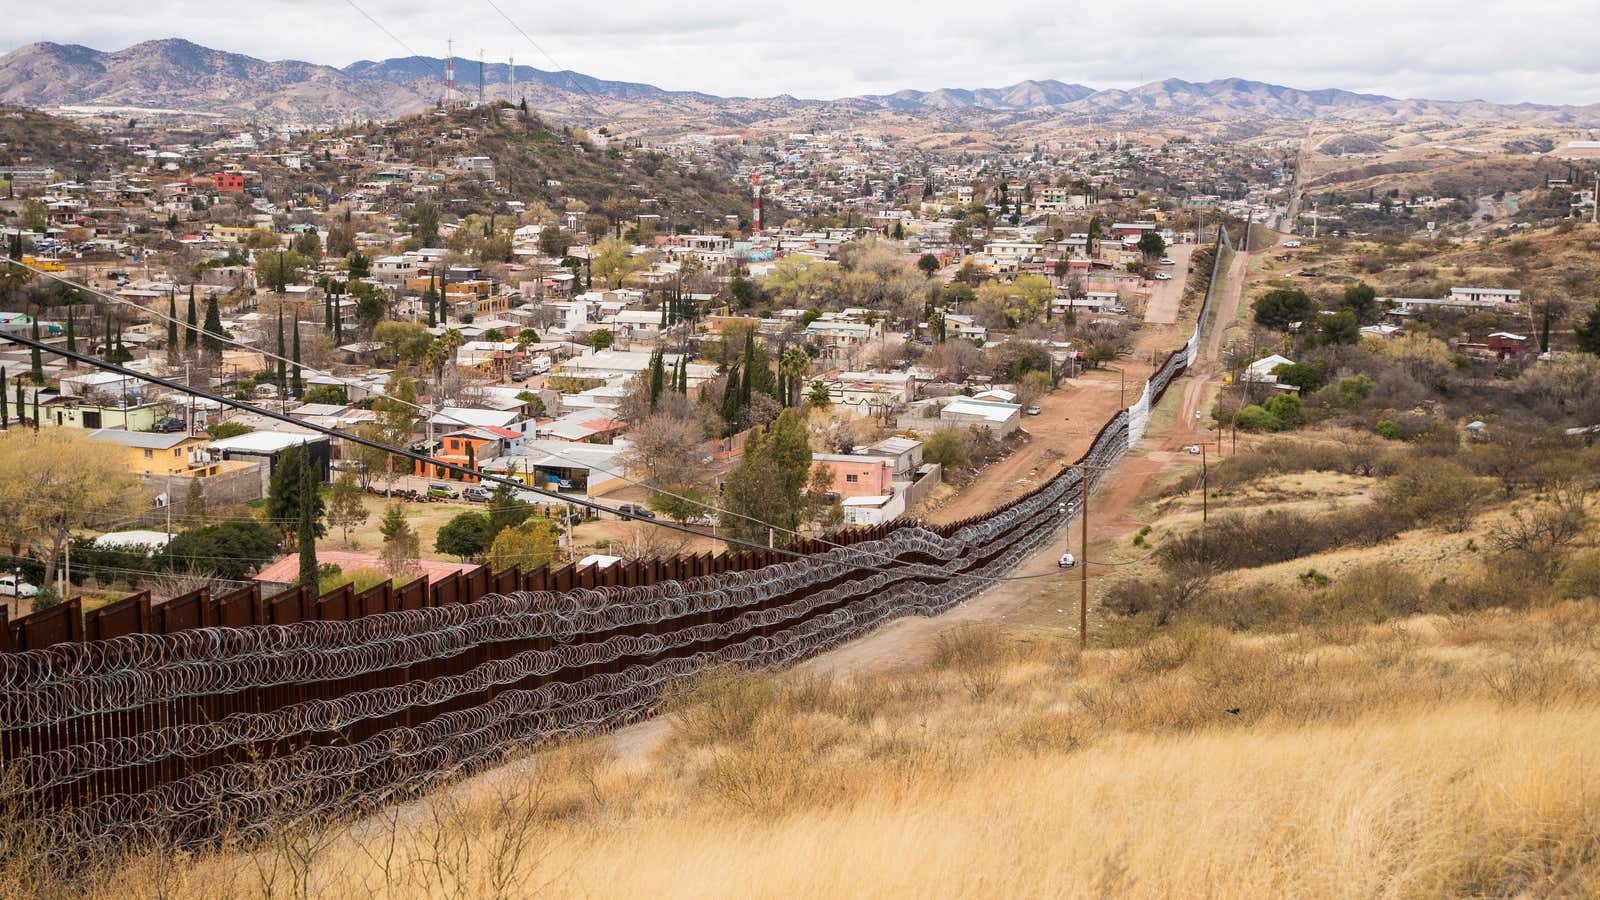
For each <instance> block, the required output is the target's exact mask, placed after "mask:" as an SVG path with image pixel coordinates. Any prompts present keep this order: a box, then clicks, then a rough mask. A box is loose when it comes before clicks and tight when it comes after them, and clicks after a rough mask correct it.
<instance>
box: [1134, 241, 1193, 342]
mask: <svg viewBox="0 0 1600 900" xmlns="http://www.w3.org/2000/svg"><path fill="white" fill-rule="evenodd" d="M1194 247H1195V245H1194V244H1174V245H1173V246H1171V247H1168V248H1167V256H1169V257H1171V258H1172V262H1173V264H1172V265H1170V266H1160V267H1159V271H1161V272H1164V273H1166V274H1168V275H1171V276H1172V279H1171V280H1170V281H1156V282H1153V285H1154V286H1153V287H1152V288H1151V289H1150V301H1149V302H1148V303H1146V304H1145V306H1144V321H1145V324H1146V325H1176V324H1178V309H1179V307H1180V306H1181V305H1182V303H1183V288H1184V286H1185V285H1187V284H1188V283H1189V276H1188V271H1189V257H1190V256H1192V255H1193V254H1194Z"/></svg>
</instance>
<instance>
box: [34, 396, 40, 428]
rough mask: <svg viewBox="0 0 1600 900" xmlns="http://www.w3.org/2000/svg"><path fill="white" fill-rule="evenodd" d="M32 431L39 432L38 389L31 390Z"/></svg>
mask: <svg viewBox="0 0 1600 900" xmlns="http://www.w3.org/2000/svg"><path fill="white" fill-rule="evenodd" d="M33 430H34V431H38V430H39V389H38V388H34V389H33Z"/></svg>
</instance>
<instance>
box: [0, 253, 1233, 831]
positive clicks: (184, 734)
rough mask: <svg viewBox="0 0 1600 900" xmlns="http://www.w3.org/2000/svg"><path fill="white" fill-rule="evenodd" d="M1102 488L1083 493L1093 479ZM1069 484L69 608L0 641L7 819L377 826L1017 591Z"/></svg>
mask: <svg viewBox="0 0 1600 900" xmlns="http://www.w3.org/2000/svg"><path fill="white" fill-rule="evenodd" d="M1227 240H1228V239H1227V235H1226V233H1222V234H1220V235H1219V237H1218V244H1219V252H1218V254H1217V259H1216V261H1215V262H1214V263H1213V268H1212V278H1211V286H1210V288H1209V289H1208V290H1207V292H1206V296H1205V300H1204V301H1203V303H1202V305H1201V312H1200V319H1199V324H1197V325H1196V328H1195V333H1194V336H1193V337H1192V338H1191V339H1190V341H1189V342H1188V344H1187V345H1186V346H1185V347H1184V348H1183V349H1181V350H1178V351H1176V352H1174V353H1173V354H1172V355H1171V356H1169V357H1168V358H1167V360H1166V361H1165V362H1164V363H1163V364H1162V366H1161V367H1160V368H1159V369H1158V370H1157V371H1156V372H1155V373H1154V374H1153V375H1152V376H1151V378H1150V379H1149V381H1148V382H1147V383H1146V384H1145V388H1144V391H1143V393H1142V395H1141V396H1140V398H1139V400H1138V402H1136V403H1135V404H1133V405H1132V406H1131V407H1129V408H1128V409H1125V410H1121V411H1119V412H1118V413H1117V414H1116V415H1115V416H1114V417H1113V418H1112V419H1111V420H1110V421H1108V422H1107V423H1106V424H1105V425H1104V426H1103V427H1102V428H1101V429H1100V432H1099V433H1098V435H1097V436H1096V437H1095V439H1094V441H1093V443H1092V444H1091V446H1090V449H1089V451H1088V452H1087V453H1085V454H1084V456H1083V457H1081V458H1080V459H1079V460H1078V462H1079V463H1086V464H1088V466H1100V467H1104V466H1109V465H1111V464H1113V463H1115V462H1116V461H1117V460H1119V459H1120V458H1121V457H1122V456H1123V455H1125V454H1126V453H1127V452H1128V450H1129V448H1130V447H1131V446H1133V445H1136V444H1137V443H1138V440H1139V438H1140V437H1142V435H1143V434H1144V430H1145V428H1146V426H1147V425H1148V423H1149V418H1150V410H1151V408H1152V407H1153V406H1154V405H1155V404H1156V403H1157V402H1158V401H1159V400H1160V399H1161V396H1162V395H1163V394H1164V393H1165V391H1166V389H1167V387H1168V386H1169V385H1170V384H1171V383H1172V381H1173V380H1174V379H1175V378H1177V377H1178V376H1179V375H1180V374H1182V373H1183V371H1184V370H1185V369H1186V368H1187V367H1188V365H1189V364H1190V362H1191V360H1192V359H1193V358H1194V354H1195V353H1196V352H1197V348H1198V346H1199V338H1200V334H1201V330H1202V328H1203V327H1204V325H1205V322H1206V315H1207V313H1208V312H1209V310H1210V307H1211V300H1212V295H1213V294H1214V293H1215V291H1216V286H1217V284H1218V273H1219V272H1220V270H1221V262H1222V257H1223V255H1224V253H1223V252H1222V248H1223V246H1224V245H1226V243H1227ZM1086 472H1087V473H1088V474H1087V476H1086V475H1085V473H1086ZM1102 474H1103V472H1102V470H1101V469H1094V468H1069V469H1068V470H1066V471H1065V472H1063V473H1062V474H1061V475H1059V476H1057V477H1055V478H1054V479H1052V480H1050V481H1048V482H1046V483H1045V484H1043V485H1041V486H1040V487H1038V488H1036V489H1035V490H1033V491H1032V492H1030V493H1028V494H1027V495H1025V496H1022V497H1020V498H1018V499H1016V500H1013V501H1011V502H1010V503H1007V504H1005V505H1004V506H1001V507H1000V508H998V509H995V510H992V511H990V512H987V513H984V514H982V515H978V516H973V517H970V518H968V519H964V520H962V521H960V522H955V523H952V524H947V525H930V524H927V523H924V522H920V521H916V520H896V521H893V522H889V523H886V524H884V525H879V526H875V527H871V528H857V529H849V530H845V531H842V532H838V533H835V534H832V535H830V536H829V541H827V542H823V541H819V540H813V539H805V540H800V541H797V542H795V543H793V544H790V545H789V546H788V547H787V548H786V549H788V550H790V551H795V552H798V553H801V554H804V555H803V556H802V557H800V558H798V559H796V558H793V557H789V556H784V555H780V554H778V553H774V552H763V551H751V552H737V553H722V554H718V555H714V556H713V555H711V554H700V555H694V556H679V557H673V558H670V559H651V560H643V561H638V562H633V563H626V564H619V565H615V566H611V567H609V568H605V569H598V568H595V567H593V566H589V567H584V568H574V567H572V566H564V567H561V568H557V569H553V570H552V569H549V568H547V567H541V568H539V569H536V570H534V571H530V572H522V571H518V570H517V569H515V568H512V569H510V570H508V571H505V572H499V573H493V572H490V571H488V570H487V569H484V568H481V567H480V568H477V569H473V570H471V571H468V572H466V573H462V574H458V575H452V576H450V577H448V578H446V579H444V580H442V581H439V582H435V583H433V584H431V585H430V584H428V583H426V581H425V580H423V579H418V580H416V581H412V582H410V583H408V584H394V583H385V584H380V585H377V586H376V587H373V588H371V589H369V590H366V591H362V592H359V593H357V592H354V591H352V590H351V589H350V588H349V587H348V586H347V587H343V588H339V589H338V590H335V591H332V592H330V593H328V594H325V595H323V596H321V597H312V596H309V595H308V594H307V592H306V591H305V590H304V589H303V588H295V589H291V590H289V591H286V592H284V593H281V594H278V595H276V596H273V597H262V596H261V593H260V589H259V588H258V587H247V588H243V589H240V590H236V591H233V592H231V593H227V594H221V595H216V596H213V595H210V594H208V593H206V592H203V591H202V592H196V593H192V594H188V595H185V596H182V597H179V598H176V599H174V600H171V601H169V602H167V603H163V604H160V605H153V604H152V603H151V602H150V598H149V596H148V594H138V595H135V596H133V597H129V598H127V599H125V600H122V601H120V602H117V603H114V604H111V605H110V606H106V607H103V608H101V609H97V610H95V611H93V612H91V613H89V614H88V615H87V616H85V615H83V614H82V612H81V607H80V604H79V602H78V601H77V600H72V601H69V602H67V603H64V604H62V605H60V606H57V607H55V608H52V609H48V610H44V611H42V612H39V613H36V614H33V615H30V616H27V617H26V618H22V619H19V620H17V621H15V622H11V623H9V624H8V625H6V627H3V628H0V755H3V760H4V771H3V773H0V776H3V777H0V803H4V804H7V805H9V806H11V807H12V809H13V810H14V811H20V813H21V814H22V815H23V816H24V817H26V818H29V819H31V820H33V821H34V822H35V823H36V824H37V825H38V826H39V827H41V828H44V829H46V830H47V831H48V832H50V835H51V843H52V845H53V846H55V847H58V848H61V852H63V853H69V852H77V851H80V850H81V849H82V848H84V847H86V846H97V847H101V846H106V845H108V844H111V845H115V844H122V843H125V842H130V841H137V840H141V839H146V838H156V839H176V840H177V841H179V842H180V843H183V844H185V845H203V844H206V843H210V842H214V841H217V840H219V839H221V838H223V837H225V836H233V837H237V838H242V839H249V838H251V837H253V836H258V835H262V834H265V833H267V832H269V831H271V830H272V829H274V828H278V827H282V826H283V825H284V824H285V823H287V822H293V821H303V820H306V819H307V818H308V817H330V816H337V815H348V814H359V813H361V812H365V811H368V810H372V809H375V808H378V807H380V806H383V805H385V804H388V803H391V802H394V801H396V800H400V799H405V798H407V797H412V796H416V795H418V794H419V793H422V792H425V791H427V790H429V789H430V788H432V787H435V786H437V785H439V784H442V783H444V782H446V781H449V780H451V779H453V778H456V777H459V776H460V775H462V774H464V773H467V772H470V771H472V770H475V769H478V768H481V767H483V766H485V765H489V764H493V763H494V762H496V761H498V760H499V759H501V758H503V756H504V754H505V753H506V752H507V751H509V750H511V749H514V748H516V747H519V746H526V745H528V744H531V743H535V742H538V741H541V740H546V739H549V738H551V737H553V736H557V735H562V734H571V733H579V732H586V731H591V730H595V729H601V728H608V727H613V726H616V725H619V724H622V723H625V722H628V721H631V720H634V719H637V718H639V717H641V716H644V715H647V714H648V713H649V712H650V711H651V709H652V708H653V706H654V705H655V704H656V703H657V701H658V700H659V699H660V698H661V696H662V693H663V691H664V689H665V688H666V687H667V686H668V685H670V684H672V683H673V682H676V681H679V680H681V679H683V678H686V677H688V676H691V675H694V674H695V673H697V672H701V671H704V670H706V669H708V668H711V667H715V666H723V665H739V666H751V667H755V666H761V667H772V666H779V665H783V664H786V663H790V662H793V661H795V660H798V659H801V658H803V657H806V656H810V655H812V654H815V653H818V652H821V651H824V650H827V649H829V648H831V647H834V646H837V645H839V644H841V643H843V642H846V641H849V640H851V639H853V638H856V637H859V636H861V635H862V634H864V633H866V632H868V631H870V630H871V629H873V628H875V627H877V626H878V625H880V624H881V623H883V622H885V621H888V620H890V619H893V618H896V617H899V616H906V615H925V616H931V615H937V614H939V613H941V612H944V611H946V610H948V609H950V608H951V607H953V606H955V605H956V604H958V603H960V602H961V601H963V600H965V599H967V598H968V597H971V596H972V595H974V594H976V593H978V592H979V591H981V590H982V589H983V588H984V587H986V586H988V585H989V584H991V583H993V581H994V580H995V579H999V578H1004V577H1005V576H1006V575H1007V574H1008V573H1009V572H1011V571H1012V570H1013V569H1014V568H1015V567H1016V565H1017V564H1018V563H1019V562H1020V561H1021V560H1022V559H1023V558H1024V557H1026V556H1027V555H1028V554H1029V553H1030V552H1032V551H1033V550H1035V549H1036V548H1038V547H1039V546H1041V545H1042V544H1043V543H1044V542H1046V541H1047V540H1049V538H1050V537H1051V535H1052V534H1054V533H1055V532H1056V530H1057V529H1059V528H1060V527H1062V526H1063V525H1065V524H1067V523H1068V522H1070V521H1071V520H1072V518H1073V517H1074V516H1075V515H1076V514H1077V512H1078V507H1079V503H1080V502H1081V500H1080V479H1081V478H1083V477H1089V478H1090V479H1091V481H1090V489H1091V490H1092V489H1093V488H1094V487H1095V484H1096V482H1097V481H1098V480H1099V479H1100V478H1101V477H1102Z"/></svg>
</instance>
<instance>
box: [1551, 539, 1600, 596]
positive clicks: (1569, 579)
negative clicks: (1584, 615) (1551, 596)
mask: <svg viewBox="0 0 1600 900" xmlns="http://www.w3.org/2000/svg"><path fill="white" fill-rule="evenodd" d="M1556 594H1557V595H1558V596H1561V597H1565V598H1567V599H1570V600H1581V599H1583V598H1586V597H1600V550H1589V551H1587V552H1584V553H1579V554H1578V555H1576V556H1574V557H1572V559H1570V560H1568V561H1567V565H1566V568H1564V569H1563V570H1562V571H1561V577H1560V578H1559V579H1557V580H1556Z"/></svg>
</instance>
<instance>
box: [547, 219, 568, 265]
mask: <svg viewBox="0 0 1600 900" xmlns="http://www.w3.org/2000/svg"><path fill="white" fill-rule="evenodd" d="M571 246H572V239H571V238H570V237H568V236H567V234H566V232H564V231H562V230H561V229H560V228H558V227H556V226H554V225H546V226H545V227H544V228H543V229H541V230H540V231H539V253H540V254H542V255H544V256H548V257H550V258H552V259H560V258H561V257H563V256H566V255H567V250H568V248H570V247H571Z"/></svg>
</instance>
